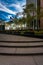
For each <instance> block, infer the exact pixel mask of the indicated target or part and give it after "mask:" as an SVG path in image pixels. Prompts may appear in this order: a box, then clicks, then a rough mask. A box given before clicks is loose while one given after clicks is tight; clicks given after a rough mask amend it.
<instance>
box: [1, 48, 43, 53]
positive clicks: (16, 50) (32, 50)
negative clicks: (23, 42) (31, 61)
mask: <svg viewBox="0 0 43 65" xmlns="http://www.w3.org/2000/svg"><path fill="white" fill-rule="evenodd" d="M0 54H43V47H39V48H38V47H37V48H3V47H0Z"/></svg>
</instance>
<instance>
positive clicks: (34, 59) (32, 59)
mask: <svg viewBox="0 0 43 65" xmlns="http://www.w3.org/2000/svg"><path fill="white" fill-rule="evenodd" d="M0 65H43V55H42V56H0Z"/></svg>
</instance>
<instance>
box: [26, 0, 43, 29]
mask: <svg viewBox="0 0 43 65" xmlns="http://www.w3.org/2000/svg"><path fill="white" fill-rule="evenodd" d="M26 1H27V4H30V3H34V4H35V6H36V7H37V5H39V7H42V8H43V0H26ZM40 11H43V9H40ZM38 14H39V13H38ZM37 26H38V28H39V29H43V17H42V18H40V21H38V22H37ZM39 26H40V27H39Z"/></svg>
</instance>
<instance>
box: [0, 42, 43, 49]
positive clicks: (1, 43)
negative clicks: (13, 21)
mask: <svg viewBox="0 0 43 65" xmlns="http://www.w3.org/2000/svg"><path fill="white" fill-rule="evenodd" d="M0 47H11V48H16V47H43V42H37V43H36V42H34V43H8V42H0Z"/></svg>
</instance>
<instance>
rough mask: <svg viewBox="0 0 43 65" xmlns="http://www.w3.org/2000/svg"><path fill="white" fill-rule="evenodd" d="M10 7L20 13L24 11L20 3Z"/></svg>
mask: <svg viewBox="0 0 43 65" xmlns="http://www.w3.org/2000/svg"><path fill="white" fill-rule="evenodd" d="M9 7H14V8H16V9H17V11H18V12H22V11H23V8H22V6H21V5H20V3H16V4H11V5H10V6H9Z"/></svg>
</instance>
